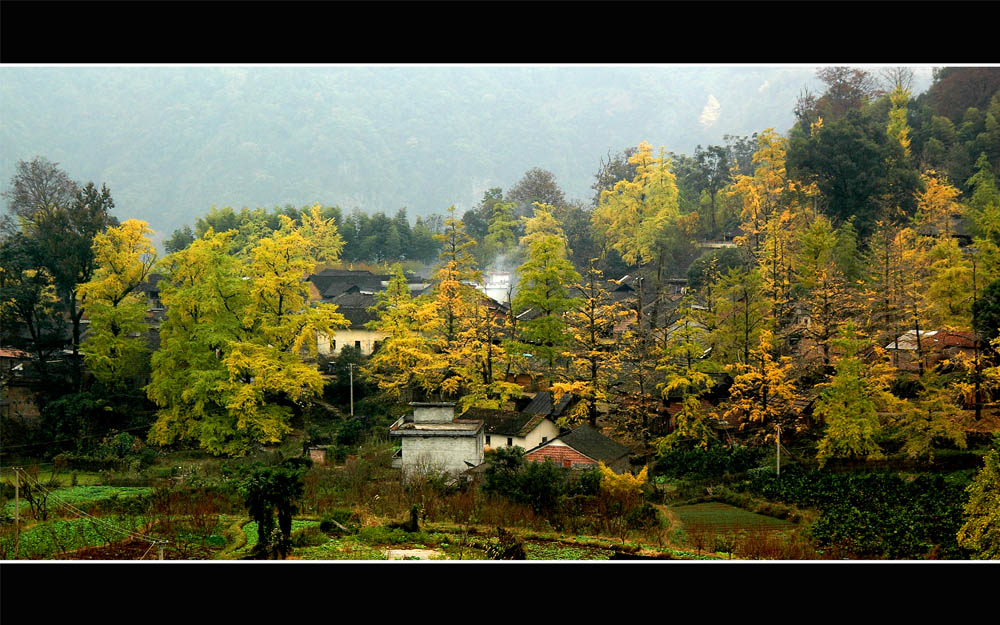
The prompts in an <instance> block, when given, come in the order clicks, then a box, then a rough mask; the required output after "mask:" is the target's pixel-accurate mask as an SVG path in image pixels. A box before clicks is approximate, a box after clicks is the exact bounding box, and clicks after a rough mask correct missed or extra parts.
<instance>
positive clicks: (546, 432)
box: [484, 419, 559, 450]
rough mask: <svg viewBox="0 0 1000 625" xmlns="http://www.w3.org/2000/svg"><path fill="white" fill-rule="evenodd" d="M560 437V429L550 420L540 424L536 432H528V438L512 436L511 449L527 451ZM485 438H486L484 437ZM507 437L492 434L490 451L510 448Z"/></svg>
mask: <svg viewBox="0 0 1000 625" xmlns="http://www.w3.org/2000/svg"><path fill="white" fill-rule="evenodd" d="M557 436H559V428H558V427H557V426H556V424H555V423H552V422H551V421H549V420H548V419H546V420H544V421H542V422H541V423H539V424H538V425H537V426H536V427H535V429H534V430H532V431H531V432H528V435H527V436H511V437H509V438H511V439H512V441H511V445H509V446H510V447H518V446H520V447H523V448H524V449H525V450H528V449H532V448H534V447H537V446H539V445H541V444H542V443H543V442H544V441H543V440H542V438H543V437H544V438H545V440H548V441H550V440H552V439H554V438H555V437H557ZM484 438H485V437H484ZM507 438H508V437H507V436H504V435H503V434H490V442H489V443H486V446H487V447H489V448H490V449H497V448H498V447H508V445H507Z"/></svg>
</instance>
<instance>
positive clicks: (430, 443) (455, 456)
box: [402, 430, 484, 478]
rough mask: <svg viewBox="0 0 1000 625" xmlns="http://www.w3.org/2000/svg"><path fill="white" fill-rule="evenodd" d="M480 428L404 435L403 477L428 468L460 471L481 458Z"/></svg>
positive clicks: (481, 459)
mask: <svg viewBox="0 0 1000 625" xmlns="http://www.w3.org/2000/svg"><path fill="white" fill-rule="evenodd" d="M483 441H484V436H483V433H482V430H480V432H479V433H478V435H476V436H405V437H403V464H402V469H403V477H404V478H408V477H410V476H412V475H415V474H418V473H425V472H427V471H441V472H447V473H453V474H457V473H461V472H462V471H465V470H467V469H468V468H469V466H468V465H467V464H465V462H466V461H468V462H469V463H471V464H472V465H473V466H477V465H480V464H482V462H483Z"/></svg>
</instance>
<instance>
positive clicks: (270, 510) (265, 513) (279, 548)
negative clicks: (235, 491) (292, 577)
mask: <svg viewBox="0 0 1000 625" xmlns="http://www.w3.org/2000/svg"><path fill="white" fill-rule="evenodd" d="M311 464H312V463H311V461H310V460H308V459H306V458H289V459H288V460H285V461H284V462H283V463H282V464H280V465H272V466H266V465H262V464H260V463H257V464H255V465H253V466H251V467H250V468H249V469H247V470H246V471H245V473H244V475H243V477H242V480H241V482H240V484H239V491H240V494H241V495H242V496H243V503H244V505H245V506H246V507H247V511H248V512H249V514H250V518H251V519H252V520H254V521H256V522H257V545H256V548H255V551H256V553H257V555H258V556H267V557H272V558H276V559H282V560H284V559H285V558H286V557H287V556H288V553H289V552H290V551H291V535H292V515H294V514H295V513H296V512H297V511H298V506H297V502H298V500H300V499H301V498H302V495H303V494H304V493H305V483H304V481H303V479H302V476H303V475H304V474H305V472H306V471H307V470H308V469H309V467H310V465H311ZM276 514H277V525H275V515H276ZM275 530H277V532H276V531H275Z"/></svg>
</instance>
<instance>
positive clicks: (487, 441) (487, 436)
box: [486, 434, 490, 445]
mask: <svg viewBox="0 0 1000 625" xmlns="http://www.w3.org/2000/svg"><path fill="white" fill-rule="evenodd" d="M486 444H487V445H489V444H490V435H489V434H487V435H486Z"/></svg>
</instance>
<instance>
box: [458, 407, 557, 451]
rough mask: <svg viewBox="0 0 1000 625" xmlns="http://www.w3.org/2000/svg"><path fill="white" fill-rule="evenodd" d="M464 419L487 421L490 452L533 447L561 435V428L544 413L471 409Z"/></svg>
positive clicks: (487, 446)
mask: <svg viewBox="0 0 1000 625" xmlns="http://www.w3.org/2000/svg"><path fill="white" fill-rule="evenodd" d="M462 418H464V419H479V420H481V421H482V422H483V423H484V425H485V442H484V447H485V449H486V450H487V451H488V450H490V449H496V448H498V447H521V448H523V449H531V448H532V447H537V446H538V445H540V444H542V443H544V442H546V441H548V440H550V439H553V438H555V437H556V436H558V435H559V427H558V426H557V425H556V424H555V423H554V422H553V421H552V420H551V419H549V418H548V417H547V416H546V415H542V414H531V413H528V412H518V411H515V410H499V409H493V408H469V409H468V410H467V411H466V412H465V414H463V415H462Z"/></svg>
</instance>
